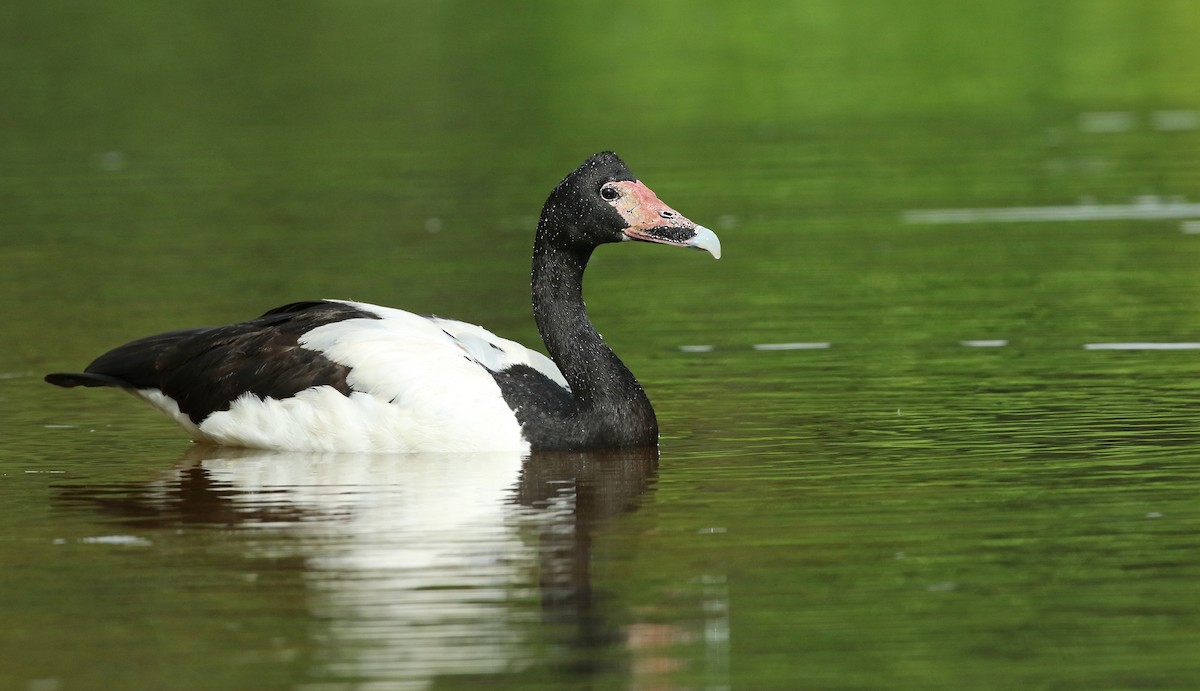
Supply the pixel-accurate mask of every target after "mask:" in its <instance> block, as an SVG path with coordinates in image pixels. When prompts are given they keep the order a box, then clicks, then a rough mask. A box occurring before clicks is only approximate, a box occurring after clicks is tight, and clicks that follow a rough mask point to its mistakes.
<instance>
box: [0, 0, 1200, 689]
mask: <svg viewBox="0 0 1200 691" xmlns="http://www.w3.org/2000/svg"><path fill="white" fill-rule="evenodd" d="M629 12H630V9H629V8H623V7H620V6H619V5H618V6H611V5H609V6H598V5H597V6H586V7H584V6H581V7H578V8H570V9H568V8H566V7H562V8H560V7H557V6H550V5H545V6H541V5H539V6H529V7H526V8H521V9H516V8H510V9H509V10H508V11H506V12H505V13H503V14H502V15H493V14H489V13H484V12H482V11H480V10H479V9H478V8H477V7H474V6H470V5H465V4H460V3H455V2H443V3H434V4H428V3H399V4H388V5H379V4H373V3H351V4H347V3H336V4H326V3H309V4H304V5H294V6H289V7H288V8H282V7H280V8H270V7H265V6H263V7H258V6H255V7H254V8H251V7H250V6H242V5H237V4H228V5H223V6H222V5H217V6H213V5H205V6H204V7H199V6H192V5H190V4H188V3H183V4H176V5H173V6H172V8H158V9H153V10H147V9H146V8H145V7H142V6H141V5H140V4H134V3H129V4H126V3H109V4H108V5H105V6H104V7H100V6H86V7H85V6H70V5H53V4H52V5H46V4H44V3H26V2H17V3H15V4H10V5H9V6H8V7H7V9H5V10H0V26H2V27H4V28H7V29H8V31H6V35H8V36H9V37H10V38H12V40H10V41H4V42H0V63H2V64H4V65H6V69H5V70H2V71H0V74H2V75H3V76H0V80H3V86H4V87H5V88H4V93H6V94H7V95H8V97H9V105H8V107H6V108H5V109H4V114H3V115H0V118H3V119H4V122H5V126H4V127H0V150H2V152H3V156H0V266H3V269H4V271H3V272H2V274H0V291H3V292H2V294H0V297H2V298H3V302H4V305H5V309H6V312H5V328H4V330H2V331H0V345H2V346H3V347H2V348H0V420H2V421H3V423H2V429H3V432H4V433H3V435H0V617H2V618H3V621H4V622H5V625H4V626H3V627H0V659H2V660H3V661H4V662H3V664H0V687H4V688H14V689H30V690H38V691H48V690H50V689H77V688H78V689H92V688H180V689H189V688H197V689H198V688H297V689H313V690H316V689H321V690H324V689H342V688H361V689H375V688H380V689H391V688H401V689H403V688H418V689H419V688H439V689H440V688H464V687H468V688H473V687H475V686H482V685H485V684H486V685H489V686H492V687H496V688H513V689H518V688H519V689H529V688H555V689H557V688H635V689H676V688H688V689H692V688H694V689H722V688H739V689H740V688H747V689H765V688H781V689H782V688H830V689H851V688H853V689H862V688H878V689H893V688H947V689H951V688H953V689H961V688H1063V689H1074V688H1079V689H1085V688H1086V689H1097V688H1164V689H1165V688H1191V687H1195V686H1197V685H1200V662H1197V658H1196V655H1195V650H1196V649H1197V647H1198V646H1200V604H1198V603H1200V586H1198V585H1197V584H1198V583H1200V557H1198V556H1197V554H1198V551H1197V547H1198V546H1200V543H1198V540H1197V538H1196V535H1197V531H1198V528H1200V509H1198V508H1197V506H1198V505H1197V503H1196V500H1195V499H1196V496H1197V494H1198V493H1200V452H1198V451H1197V449H1198V448H1200V417H1198V415H1200V413H1198V410H1200V408H1198V406H1197V402H1198V401H1200V376H1198V375H1200V347H1198V346H1197V342H1200V310H1198V309H1197V306H1198V305H1200V272H1198V271H1197V268H1196V267H1200V234H1198V233H1197V224H1198V223H1200V214H1198V213H1197V212H1196V209H1195V206H1196V201H1195V200H1196V199H1197V198H1200V197H1198V195H1200V192H1198V191H1197V189H1198V186H1200V158H1198V157H1197V152H1198V151H1200V101H1198V100H1197V96H1196V90H1195V87H1194V85H1195V84H1196V83H1200V49H1198V48H1197V45H1198V44H1197V43H1196V42H1195V40H1194V37H1195V35H1196V33H1197V31H1200V12H1198V11H1197V10H1196V9H1194V8H1193V7H1192V5H1191V4H1188V3H1168V2H1162V3H1144V2H1134V1H1132V0H1131V1H1129V2H1112V3H1092V2H1088V1H1085V0H1080V1H1078V2H1062V3H1056V4H1055V5H1054V6H1053V7H1046V6H1045V5H1044V4H1042V3H1032V2H1009V3H985V4H979V5H978V6H976V5H970V6H962V7H956V8H954V9H953V11H950V10H949V9H948V8H947V7H946V6H945V5H943V4H942V3H938V2H924V1H921V2H915V3H906V4H905V7H904V8H903V9H899V8H894V7H893V6H892V4H889V3H882V2H863V3H854V4H853V7H850V6H849V5H846V4H844V3H837V2H812V3H803V4H793V3H776V4H775V5H773V6H772V8H770V9H767V8H755V9H747V8H742V7H739V8H734V7H732V6H731V7H729V8H726V7H725V6H723V5H715V4H706V3H701V4H691V5H688V7H687V8H686V10H685V8H682V7H677V8H676V7H667V6H657V5H654V6H650V7H645V8H640V9H639V14H637V15H636V16H635V15H633V14H629ZM668 29H669V30H668ZM664 32H665V33H664ZM608 148H613V149H616V150H617V151H618V152H619V153H621V154H622V156H623V157H624V158H625V159H626V160H627V161H628V162H629V163H630V165H631V167H632V168H633V170H634V171H635V172H637V173H638V174H639V175H640V176H642V178H643V179H644V180H645V181H646V182H647V184H648V185H650V186H651V187H652V188H653V189H655V190H656V191H657V192H658V193H659V194H660V196H661V197H662V198H663V199H664V200H665V201H666V202H667V203H669V204H671V205H672V206H673V207H675V208H677V209H679V210H680V211H681V212H682V213H684V214H685V215H687V216H689V217H690V218H693V219H695V220H697V221H699V222H701V223H704V224H705V225H708V226H710V227H712V228H713V229H714V230H716V231H717V232H718V233H719V234H720V235H721V239H722V243H723V245H724V248H725V253H724V256H723V258H722V259H721V260H720V261H719V262H713V261H712V260H711V259H708V258H707V257H706V256H703V255H700V254H697V253H685V252H672V251H669V250H667V249H665V248H661V247H644V246H638V247H632V246H628V245H625V246H621V247H610V248H603V249H601V250H600V251H599V252H598V253H597V255H596V258H595V261H594V263H593V267H592V268H591V269H590V271H589V274H588V285H587V294H588V305H589V309H590V310H591V312H592V315H593V318H594V320H595V321H596V323H597V324H598V326H599V327H600V329H601V331H602V332H603V333H604V335H605V337H606V339H607V340H608V341H609V342H610V343H611V344H612V345H613V346H614V348H615V349H616V350H617V352H618V353H620V354H621V355H622V356H623V357H624V359H625V360H626V362H627V363H628V364H629V365H630V367H631V369H633V371H634V372H635V373H636V374H637V375H638V376H639V378H640V379H641V381H642V382H643V384H644V385H645V386H646V389H647V391H648V393H649V394H650V396H651V399H652V400H653V402H654V404H655V408H656V410H657V411H658V415H659V420H660V425H661V427H662V430H663V439H662V445H661V449H660V452H659V454H658V455H657V456H656V457H655V456H653V455H650V456H647V455H644V454H643V455H638V454H615V455H614V454H607V455H580V454H575V455H542V456H535V457H533V458H521V457H516V456H508V455H486V454H485V455H477V456H403V457H397V456H387V455H378V456H373V455H368V456H363V455H302V454H266V453H247V452H238V451H233V450H214V449H202V448H197V447H193V446H192V445H191V444H190V443H188V442H187V440H186V438H185V437H184V435H183V434H182V433H181V432H180V431H178V430H176V429H175V428H174V427H173V426H172V425H171V423H169V421H167V420H165V419H163V418H161V417H160V416H158V415H156V414H155V413H153V412H152V411H150V410H149V409H148V408H145V407H144V406H143V405H141V404H139V403H138V402H136V401H134V400H133V399H132V398H131V397H128V396H124V395H121V394H119V393H118V392H112V391H91V390H88V391H81V390H71V391H65V390H61V389H54V388H51V387H49V386H47V385H45V384H44V383H42V382H41V381H40V376H41V374H43V373H44V372H47V371H54V370H64V369H72V368H77V367H80V366H82V365H84V364H86V362H87V361H88V360H89V359H90V358H91V357H93V356H95V355H96V354H98V353H100V352H103V351H104V350H105V349H106V348H109V347H111V346H113V345H116V344H119V343H122V342H124V341H127V340H129V339H131V338H133V337H136V336H140V335H145V334H149V333H153V332H156V331H163V330H168V329H172V328H178V327H182V326H190V325H199V324H208V323H221V322H227V321H233V320H237V319H241V318H245V317H250V316H254V315H256V314H258V313H261V312H262V311H265V310H266V309H268V308H270V307H273V306H275V305H278V304H283V303H285V302H288V301H292V300H297V299H306V298H314V297H323V296H329V297H348V298H354V299H361V300H367V301H374V302H379V303H383V304H390V305H396V306H400V307H405V308H409V309H412V310H414V311H418V312H423V313H438V314H442V315H446V316H450V317H455V318H460V319H464V320H467V321H472V322H477V323H482V324H484V325H485V326H487V327H488V328H491V329H493V330H495V331H496V332H497V333H499V334H501V335H503V336H505V337H509V338H514V339H517V340H520V341H522V342H524V343H527V344H534V343H536V342H537V335H536V333H535V331H534V329H533V325H532V319H531V318H530V312H529V307H528V284H527V281H528V261H529V259H528V253H529V245H530V242H531V236H532V228H533V224H534V222H535V215H536V213H537V210H538V208H539V207H540V204H541V202H542V201H543V199H544V197H545V195H546V193H547V192H548V190H549V189H550V187H551V186H552V185H553V184H554V183H556V182H557V181H558V179H560V178H561V176H562V175H563V174H565V173H566V172H568V171H569V170H571V169H572V168H573V167H574V166H576V165H577V164H578V163H579V162H580V161H582V160H583V159H584V158H585V157H586V156H587V155H589V154H591V153H594V152H595V151H597V150H601V149H608Z"/></svg>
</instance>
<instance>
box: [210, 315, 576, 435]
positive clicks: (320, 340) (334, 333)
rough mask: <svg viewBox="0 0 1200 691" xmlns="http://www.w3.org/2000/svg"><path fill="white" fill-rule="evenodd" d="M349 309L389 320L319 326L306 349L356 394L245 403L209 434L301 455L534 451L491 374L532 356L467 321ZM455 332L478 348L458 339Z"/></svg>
mask: <svg viewBox="0 0 1200 691" xmlns="http://www.w3.org/2000/svg"><path fill="white" fill-rule="evenodd" d="M345 304H348V305H352V306H353V307H356V308H358V309H361V310H363V311H366V312H371V313H373V314H376V315H378V316H379V317H380V318H379V319H347V320H345V321H340V322H336V323H333V324H327V325H325V326H322V327H318V328H316V329H313V330H312V331H310V332H308V333H307V334H305V335H304V336H302V337H301V339H300V345H301V346H302V347H304V348H307V349H309V350H314V351H317V352H319V353H321V354H323V355H324V356H325V357H327V358H329V359H330V360H333V361H334V362H337V363H339V364H342V365H346V366H347V367H349V368H350V373H349V375H348V377H347V383H348V384H349V385H350V388H351V390H352V391H353V392H354V393H352V394H351V395H350V396H349V397H346V396H343V395H342V394H340V393H339V392H338V391H336V390H335V389H333V388H332V387H328V386H318V387H314V388H311V389H307V390H305V391H301V392H300V393H298V394H296V395H295V396H292V397H290V398H286V399H283V400H275V399H265V400H263V399H259V398H258V397H256V396H252V395H245V396H242V397H241V398H239V399H237V400H236V401H234V403H233V405H232V406H230V408H229V410H227V411H221V412H217V413H213V414H212V415H210V416H209V417H207V418H206V419H205V420H204V422H203V423H201V425H200V432H201V433H202V434H203V435H204V436H205V437H206V438H208V439H211V440H212V441H215V442H218V443H221V444H230V445H237V446H247V447H252V448H268V449H285V450H294V451H403V452H408V451H439V452H445V451H520V452H524V451H528V449H529V444H528V442H526V441H525V439H524V438H523V437H522V435H521V427H520V424H519V423H518V422H517V418H516V415H515V414H514V413H513V411H512V410H511V409H510V408H509V407H508V404H507V403H505V401H504V397H503V395H502V394H501V392H500V387H499V386H497V384H496V382H495V380H494V379H493V378H492V375H491V373H489V372H488V371H487V370H486V369H484V367H485V366H487V365H493V366H495V367H496V369H501V368H502V367H504V366H507V365H511V364H513V363H514V362H518V361H521V358H522V357H524V360H526V361H528V360H529V359H530V358H529V355H528V353H530V352H532V351H528V350H527V349H524V348H522V347H521V346H518V345H517V344H515V343H512V342H511V341H507V342H506V341H503V340H502V339H499V338H497V337H496V336H494V335H492V334H490V333H488V332H487V331H485V330H483V329H481V328H479V327H470V325H466V324H462V323H461V322H449V321H447V320H433V319H429V318H426V317H422V316H419V315H416V314H412V313H411V312H405V311H403V310H398V309H391V308H387V307H378V306H375V305H367V304H362V303H354V302H347V303H345ZM450 326H454V327H455V328H456V329H457V330H458V331H460V332H463V333H465V334H467V335H468V336H470V337H471V339H473V340H474V342H470V341H469V342H466V343H464V342H463V341H462V340H459V339H457V338H455V337H454V336H451V335H450V334H448V333H447V332H449V331H451V329H450V328H448V327H450ZM468 327H469V328H468ZM490 342H495V343H496V344H497V345H498V346H500V348H502V350H497V349H496V348H492V347H491V346H490V345H488V343H490ZM517 349H520V350H517ZM520 351H525V352H524V353H521V352H520ZM492 353H495V354H494V355H493V354H492ZM485 356H486V357H487V358H490V360H484V359H483V358H484V357H485ZM542 357H543V358H544V356H542ZM560 377H561V375H560Z"/></svg>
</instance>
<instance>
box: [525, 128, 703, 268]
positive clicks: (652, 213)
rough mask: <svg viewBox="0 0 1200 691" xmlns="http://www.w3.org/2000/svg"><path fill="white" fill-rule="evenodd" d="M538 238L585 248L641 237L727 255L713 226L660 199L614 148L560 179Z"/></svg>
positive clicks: (546, 206)
mask: <svg viewBox="0 0 1200 691" xmlns="http://www.w3.org/2000/svg"><path fill="white" fill-rule="evenodd" d="M538 238H539V241H540V242H547V243H549V244H551V245H553V246H556V247H559V248H561V249H572V250H575V251H578V252H585V253H586V252H590V251H591V250H592V249H594V248H595V247H597V246H599V245H602V244H604V243H606V242H622V241H626V240H640V241H642V242H654V243H660V244H666V245H676V246H680V247H696V248H699V249H705V250H708V251H709V252H712V254H713V256H715V257H720V256H721V247H720V242H719V241H718V240H717V236H716V235H715V234H713V232H712V231H710V230H708V229H707V228H705V227H703V226H698V225H696V224H695V223H692V222H691V221H689V220H688V219H687V218H685V217H684V216H683V215H682V214H680V213H679V212H677V211H675V210H674V209H672V208H671V207H669V206H667V205H666V204H664V203H663V202H662V201H660V200H659V199H658V197H657V196H656V195H655V194H654V192H653V191H651V190H650V188H648V187H646V186H645V185H644V184H642V183H641V182H639V181H638V179H637V178H636V177H634V175H633V173H632V172H630V170H629V168H628V167H627V166H626V165H625V162H624V161H622V160H621V158H620V157H619V156H617V155H616V154H614V153H613V152H611V151H604V152H601V153H598V154H596V155H594V156H592V157H591V158H589V159H588V160H586V161H584V162H583V165H581V166H579V167H578V168H576V169H575V170H574V171H573V172H572V173H571V174H570V175H568V176H567V177H565V178H563V181H562V182H560V183H558V186H556V187H555V188H554V190H553V191H552V192H551V193H550V197H549V198H548V199H547V200H546V204H545V206H543V207H542V217H541V220H540V221H539V222H538Z"/></svg>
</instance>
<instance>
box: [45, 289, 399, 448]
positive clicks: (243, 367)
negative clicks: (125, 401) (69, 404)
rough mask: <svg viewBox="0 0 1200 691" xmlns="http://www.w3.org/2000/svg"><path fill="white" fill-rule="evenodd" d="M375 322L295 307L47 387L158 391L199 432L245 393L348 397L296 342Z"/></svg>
mask: <svg viewBox="0 0 1200 691" xmlns="http://www.w3.org/2000/svg"><path fill="white" fill-rule="evenodd" d="M378 318H379V317H378V316H377V315H375V314H372V313H370V312H365V311H363V310H360V309H358V308H356V307H353V306H350V305H346V304H342V303H338V302H326V301H311V302H295V303H292V304H289V305H284V306H283V307H277V308H275V309H273V310H271V311H269V312H267V313H266V314H264V315H262V316H261V317H259V318H257V319H252V320H250V321H246V322H241V323H239V324H230V325H228V326H215V327H205V328H197V329H183V330H180V331H171V332H168V333H163V334H158V335H156V336H148V337H146V338H142V339H138V340H136V341H133V342H132V343H127V344H125V345H123V346H120V347H118V348H114V349H113V350H110V351H109V352H107V353H105V354H104V355H101V356H100V357H98V358H96V360H95V361H94V362H92V364H90V365H88V367H87V369H86V370H84V371H83V372H82V373H74V372H58V373H54V374H49V375H46V381H48V382H50V383H51V384H55V385H57V386H66V387H71V386H117V387H122V388H127V389H158V390H159V391H162V392H163V393H164V394H165V395H167V396H169V397H170V398H172V399H173V400H175V402H176V403H178V405H179V409H180V410H181V411H182V412H184V413H185V414H187V415H188V417H190V418H191V419H192V421H193V422H195V423H197V424H199V423H200V422H201V421H202V420H203V419H204V418H206V417H208V416H209V414H211V413H213V412H215V411H218V410H226V409H228V408H229V406H230V404H232V403H233V401H234V400H235V399H237V398H238V397H239V396H241V395H243V394H245V393H252V394H254V395H255V396H258V397H260V398H266V397H268V396H269V397H271V398H276V399H280V398H287V397H289V396H292V395H295V394H296V393H298V392H300V391H303V390H304V389H307V388H309V387H312V386H320V385H325V386H332V387H334V388H335V389H337V390H338V391H340V392H342V393H343V394H345V395H349V394H350V387H349V385H348V384H347V383H346V375H347V374H348V373H349V368H348V367H346V366H345V365H340V364H338V363H336V362H333V361H332V360H330V359H328V358H326V357H325V356H324V355H322V354H321V353H318V352H315V351H311V350H306V349H304V348H301V347H300V346H299V345H298V341H299V340H300V338H301V337H302V336H303V335H304V334H305V333H307V332H309V331H312V330H313V329H315V328H317V327H319V326H324V325H326V324H332V323H335V322H339V321H344V320H346V319H378Z"/></svg>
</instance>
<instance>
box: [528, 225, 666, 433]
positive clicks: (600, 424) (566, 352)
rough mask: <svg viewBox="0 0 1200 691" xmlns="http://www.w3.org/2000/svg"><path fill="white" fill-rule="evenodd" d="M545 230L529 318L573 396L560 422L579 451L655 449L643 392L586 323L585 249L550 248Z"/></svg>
mask: <svg viewBox="0 0 1200 691" xmlns="http://www.w3.org/2000/svg"><path fill="white" fill-rule="evenodd" d="M545 230H546V229H545V228H539V232H538V235H537V240H536V242H535V244H534V251H533V314H534V319H535V320H536V321H537V327H538V332H539V333H540V334H541V336H542V341H543V342H544V343H545V344H546V349H547V350H548V351H549V352H550V357H551V358H553V359H554V362H555V363H556V364H557V365H558V367H559V370H561V371H562V373H563V377H565V378H566V380H567V383H568V384H570V385H571V392H572V394H573V395H574V399H575V410H574V411H572V414H571V415H570V416H569V418H568V419H564V420H563V421H562V422H563V423H564V425H566V426H569V427H571V430H570V433H571V436H573V437H574V436H577V435H578V436H579V437H580V439H579V441H580V443H581V444H583V445H585V446H589V445H606V446H648V445H652V444H656V443H657V441H658V424H657V422H656V421H655V418H654V410H653V408H651V407H650V401H649V399H648V398H646V393H645V391H643V390H642V387H641V385H640V384H638V382H637V380H636V379H634V377H633V373H631V372H630V371H629V368H627V367H626V366H625V365H624V363H622V362H621V360H620V359H619V358H617V356H616V354H615V353H613V351H612V349H611V348H609V347H608V345H607V344H606V343H605V342H604V339H603V338H601V336H600V334H599V333H597V332H596V328H595V327H594V326H592V322H591V320H590V319H588V315H587V310H586V308H585V306H584V302H583V272H584V270H585V269H586V268H587V263H588V259H590V258H591V253H592V250H591V248H590V247H589V248H582V249H580V248H567V249H564V248H561V247H556V246H554V245H553V243H551V242H550V241H548V233H546V232H543V231H545ZM565 431H566V430H564V432H565Z"/></svg>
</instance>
